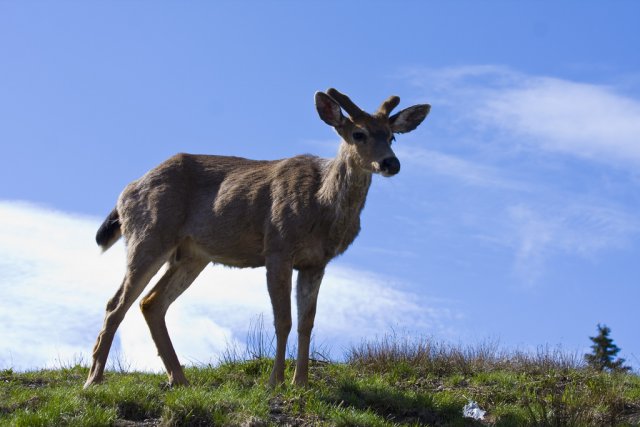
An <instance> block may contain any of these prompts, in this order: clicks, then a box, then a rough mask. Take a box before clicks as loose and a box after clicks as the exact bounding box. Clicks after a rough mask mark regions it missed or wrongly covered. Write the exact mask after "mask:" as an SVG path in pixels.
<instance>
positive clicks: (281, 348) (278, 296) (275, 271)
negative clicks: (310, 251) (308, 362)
mask: <svg viewBox="0 0 640 427" xmlns="http://www.w3.org/2000/svg"><path fill="white" fill-rule="evenodd" d="M266 267H267V286H268V288H269V297H270V298H271V306H272V307H273V319H274V325H275V328H276V357H275V361H274V363H273V371H271V377H270V378H269V385H270V386H271V387H275V386H276V385H277V384H281V383H283V382H284V361H285V355H286V350H287V338H288V337H289V332H290V331H291V274H292V272H293V266H292V264H291V261H290V260H289V259H283V258H282V257H280V256H270V257H269V258H268V259H267V262H266Z"/></svg>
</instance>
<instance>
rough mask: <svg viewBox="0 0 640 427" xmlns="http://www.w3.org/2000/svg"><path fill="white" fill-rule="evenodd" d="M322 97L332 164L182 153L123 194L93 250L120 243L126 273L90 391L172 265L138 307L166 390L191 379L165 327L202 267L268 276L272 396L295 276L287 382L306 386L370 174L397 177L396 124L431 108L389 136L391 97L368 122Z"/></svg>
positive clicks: (415, 110) (99, 346)
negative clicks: (134, 313) (316, 327)
mask: <svg viewBox="0 0 640 427" xmlns="http://www.w3.org/2000/svg"><path fill="white" fill-rule="evenodd" d="M327 93H329V94H331V93H332V94H334V95H335V97H336V98H338V99H334V98H332V97H330V96H328V95H327V94H325V93H322V92H318V93H317V94H316V107H317V109H318V112H319V114H320V116H321V118H322V119H323V120H324V121H325V122H327V123H329V124H331V125H332V126H334V127H335V128H336V130H337V132H338V133H339V134H340V136H341V137H342V138H343V142H342V144H341V145H340V149H339V152H338V155H337V156H336V158H334V159H331V160H327V159H320V158H318V157H314V156H309V155H306V156H296V157H292V158H288V159H282V160H275V161H256V160H247V159H243V158H238V157H222V156H209V155H191V154H178V155H176V156H173V157H171V158H170V159H168V160H167V161H165V162H163V163H162V164H160V165H159V166H157V167H156V168H154V169H152V170H151V171H149V172H148V173H147V174H145V175H144V176H143V177H142V178H140V179H138V180H136V181H134V182H132V183H131V184H129V185H128V186H127V187H126V188H125V189H124V191H123V192H122V194H121V195H120V198H119V199H118V203H117V207H116V213H117V215H115V214H114V213H112V214H111V215H110V216H109V218H108V219H107V220H108V221H111V222H109V223H107V222H106V221H105V224H107V225H106V226H105V225H103V227H101V230H103V231H102V235H101V240H100V239H99V242H100V241H102V242H104V245H103V248H105V249H106V248H108V245H110V244H111V243H113V241H115V239H117V237H118V233H120V232H121V233H122V235H123V236H124V237H125V239H126V242H127V273H126V275H125V278H124V281H123V283H122V285H121V287H120V289H118V291H117V292H116V294H115V295H114V297H113V298H112V299H111V300H110V301H109V303H108V304H107V312H106V315H105V322H104V326H103V328H102V331H101V332H100V334H99V336H98V339H97V341H96V345H95V347H94V352H93V364H92V367H91V371H90V373H89V377H88V379H87V382H86V384H85V387H86V386H89V385H91V384H93V383H96V382H99V381H100V380H101V379H102V375H103V371H104V366H105V363H106V360H107V356H108V354H109V348H110V347H111V343H112V340H113V337H114V334H115V332H116V330H117V328H118V326H119V324H120V322H121V321H122V318H123V317H124V314H125V313H126V311H127V310H128V309H129V308H130V306H131V305H132V303H133V301H134V300H135V299H136V298H137V297H138V296H139V295H140V294H141V293H142V291H143V289H144V288H145V286H146V285H147V284H148V282H149V281H150V279H151V277H153V275H155V274H156V273H157V271H158V270H159V269H160V267H161V266H162V265H163V264H165V263H167V262H168V263H169V268H168V269H167V271H166V272H165V273H164V275H163V277H162V278H161V279H160V281H159V282H158V283H157V284H156V285H155V286H154V288H153V289H152V290H151V291H150V292H149V294H147V296H145V297H144V298H143V299H142V302H141V304H140V307H141V309H142V312H143V314H144V317H145V319H146V321H147V324H148V326H149V329H150V331H151V335H152V337H153V340H154V342H155V344H156V347H157V348H158V354H159V355H160V357H161V359H162V361H163V363H164V365H165V367H166V369H167V373H168V375H169V380H170V382H171V383H172V384H186V383H187V380H186V378H185V376H184V373H183V371H182V368H181V366H180V363H179V361H178V358H177V356H176V354H175V351H174V349H173V345H172V344H171V340H170V338H169V334H168V332H167V328H166V324H165V321H164V316H165V313H166V311H167V309H168V307H169V305H170V304H171V303H172V302H173V301H174V300H175V299H176V298H177V297H178V296H180V295H181V294H182V292H184V290H186V289H187V288H188V287H189V285H190V284H191V283H192V282H193V280H195V278H196V277H197V276H198V274H199V273H200V272H201V271H202V270H203V269H204V267H205V266H206V265H207V264H208V263H209V262H213V263H218V264H223V265H228V266H234V267H260V266H266V269H267V285H268V289H269V295H270V298H271V302H272V305H273V311H274V319H275V322H274V323H275V328H276V338H277V344H276V358H275V362H274V368H273V371H272V374H271V379H270V384H272V385H275V384H277V383H280V382H282V381H283V380H284V356H285V350H286V348H285V346H286V341H287V337H288V335H289V331H290V329H291V323H292V322H291V301H290V298H291V287H292V285H291V275H292V270H293V269H296V270H298V271H299V274H298V283H297V303H298V360H297V365H296V372H295V375H294V383H296V384H299V385H303V384H306V383H307V377H308V356H309V340H310V336H311V330H312V328H313V320H314V316H315V310H316V301H317V296H318V290H319V286H320V282H321V281H322V276H323V274H324V269H325V266H326V265H327V263H328V262H329V261H330V260H331V259H333V258H334V257H336V256H337V255H339V254H341V253H343V252H344V251H345V250H346V249H347V247H349V245H350V244H351V242H353V240H354V239H355V238H356V236H357V235H358V232H359V231H360V212H361V211H362V209H363V207H364V203H365V199H366V196H367V192H368V190H369V186H370V184H371V173H372V172H380V173H382V174H383V175H386V176H389V175H392V174H395V173H397V170H396V171H390V170H386V169H385V167H386V166H385V165H386V164H387V163H385V159H387V160H388V159H390V158H393V159H395V155H394V154H393V151H392V150H391V148H390V140H391V138H392V133H393V132H402V131H407V130H406V129H407V123H406V122H407V120H408V119H406V117H404V115H403V113H404V112H407V113H405V115H407V117H410V121H411V123H410V126H413V128H415V127H416V126H417V125H418V124H419V123H420V122H421V121H422V120H423V119H424V117H425V116H426V114H427V113H428V111H429V107H428V106H414V107H410V108H408V109H406V110H403V111H402V112H400V113H398V114H396V116H398V117H400V119H401V120H400V121H399V123H400V122H402V126H404V127H397V128H396V127H394V121H395V120H392V118H389V117H388V115H389V112H390V109H391V108H393V107H394V106H395V105H397V101H396V100H395V98H394V99H391V98H390V99H389V100H387V101H386V102H385V103H383V106H381V109H380V110H379V111H378V113H377V114H376V115H374V116H370V115H368V114H366V113H364V112H362V111H361V110H359V109H357V107H356V106H355V104H353V103H351V101H350V100H349V99H348V98H347V97H346V96H345V95H343V94H340V93H339V92H337V91H335V89H330V90H329V91H327ZM341 101H342V102H341ZM345 105H346V106H347V108H348V110H347V111H349V112H350V114H351V113H353V115H354V116H355V117H351V119H347V118H345V117H344V116H342V113H341V111H340V106H342V107H343V108H344V107H345ZM356 109H357V110H356ZM381 112H382V113H381ZM410 126H409V127H410ZM354 132H361V133H363V134H365V135H366V140H367V142H363V141H356V140H354V136H353V135H354ZM395 161H396V162H397V159H395ZM398 170H399V163H398ZM114 221H119V228H118V229H114V227H113V224H116V225H117V222H114ZM104 230H107V231H104ZM108 232H111V233H114V234H113V235H109V234H108Z"/></svg>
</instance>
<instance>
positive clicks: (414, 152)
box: [395, 144, 525, 190]
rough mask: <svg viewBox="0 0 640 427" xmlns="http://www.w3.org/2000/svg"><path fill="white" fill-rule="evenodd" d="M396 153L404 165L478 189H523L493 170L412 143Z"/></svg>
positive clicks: (517, 183) (403, 146)
mask: <svg viewBox="0 0 640 427" xmlns="http://www.w3.org/2000/svg"><path fill="white" fill-rule="evenodd" d="M395 151H396V154H397V155H398V156H399V157H400V158H402V159H403V163H409V164H414V165H416V166H417V167H418V168H419V169H418V170H419V171H421V172H423V173H424V172H426V173H435V174H439V175H443V176H447V177H450V178H454V179H456V180H459V181H460V182H462V183H464V184H466V185H471V186H480V187H491V188H502V189H512V190H523V189H525V187H524V186H523V184H522V183H519V182H516V181H515V180H512V179H508V178H507V177H504V176H502V174H501V173H500V172H499V171H498V170H497V169H496V168H494V167H492V166H489V165H484V164H481V163H479V162H477V161H471V160H467V159H465V158H463V157H460V156H455V155H451V154H447V153H442V152H439V151H436V150H429V149H425V148H421V147H417V146H415V145H411V144H404V145H398V147H396V148H395Z"/></svg>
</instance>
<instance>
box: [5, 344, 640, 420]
mask: <svg viewBox="0 0 640 427" xmlns="http://www.w3.org/2000/svg"><path fill="white" fill-rule="evenodd" d="M256 342H257V341H256ZM259 342H260V344H259V345H264V346H267V347H268V345H269V341H268V340H264V339H262V338H260V341H259ZM254 344H255V342H254ZM269 351H270V349H269V348H262V349H258V350H256V349H253V350H249V352H248V353H246V354H244V355H245V356H247V355H249V354H253V355H254V356H255V355H256V354H259V355H260V357H255V358H252V359H250V360H242V359H241V358H239V357H238V356H239V353H237V352H236V353H235V356H233V353H232V352H228V353H227V354H226V356H225V358H224V360H223V362H222V363H221V364H220V365H219V366H200V367H190V368H187V369H186V374H187V377H188V378H189V379H190V381H191V385H190V386H189V387H178V388H170V387H168V386H167V384H166V377H165V375H164V374H150V373H140V372H123V371H124V370H123V369H118V370H116V371H109V372H107V373H106V377H105V382H104V383H103V384H100V385H97V386H95V387H91V388H90V389H88V390H83V389H82V384H83V382H84V380H85V378H86V375H87V373H88V369H87V368H86V367H84V366H80V365H78V366H67V367H62V368H60V369H57V370H41V371H34V372H22V373H21V372H13V371H12V370H10V369H9V370H4V371H0V425H11V426H58V425H61V426H64V425H69V426H76V425H77V426H155V425H166V426H185V425H186V426H210V425H221V426H253V427H258V426H269V425H290V426H316V425H317V426H396V425H411V426H421V425H433V426H449V425H450V426H474V425H476V426H480V425H497V426H527V425H530V426H585V425H607V426H609V425H622V426H624V425H640V377H638V376H637V375H635V374H632V373H602V372H595V371H592V370H590V369H587V368H586V367H585V366H584V365H583V364H582V363H581V361H580V360H579V359H578V358H576V357H572V356H566V355H564V354H562V353H561V352H558V351H552V350H549V349H541V350H540V351H538V352H537V353H536V354H526V353H518V352H516V353H505V352H502V351H500V350H499V349H498V347H497V346H495V345H481V346H476V347H468V348H462V347H459V346H451V345H446V344H442V343H437V342H434V341H432V340H428V339H421V340H411V339H408V338H399V337H397V336H393V335H392V336H387V337H385V338H383V339H380V340H376V341H371V342H367V343H363V344H361V345H360V346H358V347H354V348H352V349H351V350H349V351H348V353H347V355H346V357H345V362H343V363H327V362H324V361H322V362H318V361H316V362H314V363H313V364H312V366H311V370H310V386H309V387H308V388H296V387H292V386H288V385H285V386H282V387H279V388H277V389H275V390H270V389H269V388H268V387H267V381H268V376H269V372H270V369H271V362H272V361H271V360H270V359H269V358H268V357H266V356H267V355H268V354H269ZM232 356H233V357H232ZM287 375H288V378H291V377H292V375H293V363H292V362H289V363H288V364H287ZM469 400H475V401H476V402H478V404H479V405H480V407H481V408H482V409H484V410H486V411H487V415H486V416H485V419H484V420H483V421H475V420H472V419H469V418H464V417H463V416H462V407H463V406H464V405H465V404H466V403H467V402H468V401H469Z"/></svg>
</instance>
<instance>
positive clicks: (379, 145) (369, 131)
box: [315, 88, 431, 176]
mask: <svg viewBox="0 0 640 427" xmlns="http://www.w3.org/2000/svg"><path fill="white" fill-rule="evenodd" d="M315 102H316V109H317V110H318V114H319V115H320V118H321V119H322V120H323V121H324V122H325V123H327V124H328V125H330V126H333V127H334V128H335V130H336V131H337V132H338V134H339V135H340V136H341V137H342V139H343V141H344V143H346V144H347V148H348V150H349V151H350V158H351V159H352V161H353V162H354V163H355V165H356V166H357V167H360V168H361V169H364V170H366V171H369V172H374V173H379V174H381V175H383V176H393V175H395V174H397V173H398V172H399V171H400V161H399V160H398V158H397V157H396V155H395V154H394V153H393V150H392V149H391V143H392V142H393V141H394V139H395V138H394V136H393V134H395V133H407V132H411V131H412V130H414V129H415V128H416V127H418V125H419V124H420V123H422V121H423V120H424V119H425V117H427V114H429V110H430V109H431V106H430V105H428V104H420V105H414V106H413V107H409V108H405V109H404V110H402V111H400V112H398V113H396V114H394V115H392V116H389V114H390V113H391V111H392V110H393V109H394V108H395V107H397V106H398V104H399V103H400V98H399V97H397V96H391V97H389V98H388V99H387V100H386V101H384V102H383V103H382V105H380V108H378V111H376V112H375V113H374V114H369V113H366V112H364V111H362V110H361V109H360V108H359V107H358V106H357V105H356V104H354V103H353V102H352V101H351V100H350V99H349V97H348V96H346V95H344V94H342V93H340V92H338V91H337V90H335V89H333V88H332V89H328V90H327V91H326V92H316V95H315ZM343 109H344V111H346V112H347V114H348V115H349V117H345V116H344V115H343V114H342V110H343Z"/></svg>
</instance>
